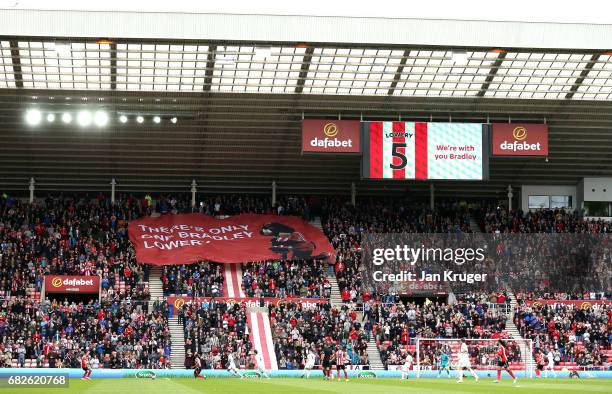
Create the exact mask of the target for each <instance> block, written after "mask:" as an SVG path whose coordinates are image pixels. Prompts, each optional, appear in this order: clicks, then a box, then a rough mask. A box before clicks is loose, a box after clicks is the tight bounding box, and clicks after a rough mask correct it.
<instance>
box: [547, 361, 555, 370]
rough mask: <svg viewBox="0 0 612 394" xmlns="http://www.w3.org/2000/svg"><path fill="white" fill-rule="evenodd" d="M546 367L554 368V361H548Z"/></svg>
mask: <svg viewBox="0 0 612 394" xmlns="http://www.w3.org/2000/svg"><path fill="white" fill-rule="evenodd" d="M546 368H550V369H555V363H554V362H553V363H548V365H547V366H546Z"/></svg>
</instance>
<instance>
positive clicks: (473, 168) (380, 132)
mask: <svg viewBox="0 0 612 394" xmlns="http://www.w3.org/2000/svg"><path fill="white" fill-rule="evenodd" d="M361 127H362V129H361V132H362V138H361V141H362V166H361V174H362V177H363V178H366V179H397V180H400V179H421V180H427V179H440V180H483V179H487V178H488V168H489V159H488V158H489V152H488V136H489V132H488V125H486V124H481V123H431V122H363V123H362V126H361Z"/></svg>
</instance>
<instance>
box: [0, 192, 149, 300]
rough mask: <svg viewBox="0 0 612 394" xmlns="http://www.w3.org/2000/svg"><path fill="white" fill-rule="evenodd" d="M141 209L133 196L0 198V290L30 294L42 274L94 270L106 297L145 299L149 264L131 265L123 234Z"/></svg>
mask: <svg viewBox="0 0 612 394" xmlns="http://www.w3.org/2000/svg"><path fill="white" fill-rule="evenodd" d="M146 212H147V209H146V208H145V207H144V206H143V205H142V204H141V201H139V200H136V199H133V198H127V199H125V200H120V201H118V202H117V203H116V204H111V203H110V201H109V200H108V199H105V198H104V197H102V196H98V197H96V198H92V197H90V196H84V197H77V196H64V195H59V196H57V197H47V198H45V199H44V200H38V201H35V202H34V203H33V204H29V203H26V202H22V201H20V200H18V199H13V198H11V197H8V196H6V195H5V196H3V197H0V295H2V296H4V297H11V296H17V297H26V296H30V297H31V296H33V293H36V294H38V293H39V292H40V290H41V287H42V283H43V278H44V275H48V274H63V275H99V276H100V277H101V286H102V295H103V297H104V298H106V299H110V300H113V299H119V298H122V299H123V298H126V297H130V298H131V299H135V300H142V299H147V298H148V297H149V294H148V288H147V286H146V284H147V281H148V268H147V267H146V266H141V265H138V264H136V261H135V255H134V250H133V248H132V246H131V244H130V243H129V241H128V238H127V223H128V221H129V220H132V219H135V218H137V217H139V216H141V215H142V214H144V213H146ZM29 289H33V290H34V291H33V292H32V293H29V292H28V290H29Z"/></svg>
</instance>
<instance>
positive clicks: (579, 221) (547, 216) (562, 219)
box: [480, 207, 612, 234]
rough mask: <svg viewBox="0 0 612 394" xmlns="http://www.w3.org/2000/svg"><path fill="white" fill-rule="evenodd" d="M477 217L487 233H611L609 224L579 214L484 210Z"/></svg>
mask: <svg viewBox="0 0 612 394" xmlns="http://www.w3.org/2000/svg"><path fill="white" fill-rule="evenodd" d="M480 216H481V220H482V223H481V224H482V225H483V230H484V231H485V232H486V233H591V234H600V233H604V234H606V233H612V224H611V223H610V221H605V220H603V219H586V218H584V217H583V215H582V214H581V213H580V211H566V210H564V209H538V210H530V211H527V212H523V211H522V210H520V209H516V210H513V211H511V212H508V210H507V209H505V208H504V207H486V208H483V209H482V211H481V214H480Z"/></svg>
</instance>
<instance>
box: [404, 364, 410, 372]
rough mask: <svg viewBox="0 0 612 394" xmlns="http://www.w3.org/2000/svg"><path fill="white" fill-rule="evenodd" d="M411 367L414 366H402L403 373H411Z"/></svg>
mask: <svg viewBox="0 0 612 394" xmlns="http://www.w3.org/2000/svg"><path fill="white" fill-rule="evenodd" d="M410 367H412V364H404V365H402V372H408V371H410Z"/></svg>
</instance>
